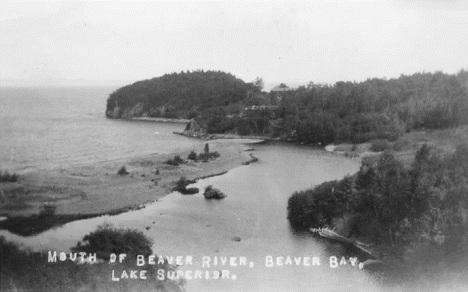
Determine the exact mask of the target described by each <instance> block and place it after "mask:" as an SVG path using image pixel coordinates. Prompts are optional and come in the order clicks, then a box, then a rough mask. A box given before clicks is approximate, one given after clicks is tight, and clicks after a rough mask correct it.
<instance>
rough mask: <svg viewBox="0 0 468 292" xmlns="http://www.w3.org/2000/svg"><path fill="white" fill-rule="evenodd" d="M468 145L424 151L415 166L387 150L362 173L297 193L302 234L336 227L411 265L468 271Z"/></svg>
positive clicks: (295, 213) (294, 205)
mask: <svg viewBox="0 0 468 292" xmlns="http://www.w3.org/2000/svg"><path fill="white" fill-rule="evenodd" d="M467 214H468V144H467V143H466V142H465V143H463V144H460V145H458V147H457V148H456V151H455V152H454V153H452V154H448V153H446V152H442V153H440V152H437V151H435V149H434V148H432V147H429V146H427V145H423V146H422V147H421V148H420V149H419V150H418V152H417V153H416V157H415V159H414V162H413V163H412V164H411V165H410V166H406V167H405V166H404V164H403V163H402V162H401V161H399V160H398V159H397V158H395V155H394V154H393V153H392V152H390V151H384V152H383V153H382V154H381V155H380V157H378V159H377V160H375V159H374V160H372V159H367V160H363V163H362V166H361V168H360V170H359V172H358V173H357V174H355V175H353V176H348V177H345V178H344V179H342V180H339V181H330V182H325V183H323V184H321V185H318V186H316V187H315V188H313V189H308V190H304V191H299V192H296V193H294V194H293V195H292V196H291V197H290V198H289V201H288V219H289V221H290V223H291V225H292V226H293V227H294V228H297V229H304V228H310V227H314V228H319V227H325V226H328V227H331V228H333V229H334V230H335V231H336V232H338V233H339V234H341V235H343V236H347V237H352V238H357V239H359V240H362V241H364V242H368V243H373V244H374V247H376V249H377V250H380V251H381V252H382V253H381V255H382V256H383V257H386V256H387V257H388V258H391V259H397V260H398V261H399V262H400V263H404V264H406V265H410V266H411V265H414V267H415V269H417V268H422V269H429V268H428V267H430V266H433V267H435V266H440V265H444V266H445V267H446V266H452V267H453V266H460V265H462V266H465V267H466V266H468V262H467V259H468V245H467V244H466V242H467V241H468V221H467V218H468V215H467Z"/></svg>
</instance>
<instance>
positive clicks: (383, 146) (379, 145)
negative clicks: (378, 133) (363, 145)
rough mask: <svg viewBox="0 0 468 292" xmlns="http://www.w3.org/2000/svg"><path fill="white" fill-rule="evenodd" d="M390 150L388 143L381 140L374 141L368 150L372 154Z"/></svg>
mask: <svg viewBox="0 0 468 292" xmlns="http://www.w3.org/2000/svg"><path fill="white" fill-rule="evenodd" d="M389 148H390V144H389V143H388V141H387V140H385V139H382V140H376V141H374V143H372V145H371V147H370V150H371V151H373V152H380V151H384V150H387V149H389Z"/></svg>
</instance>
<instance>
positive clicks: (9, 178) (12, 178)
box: [0, 170, 19, 182]
mask: <svg viewBox="0 0 468 292" xmlns="http://www.w3.org/2000/svg"><path fill="white" fill-rule="evenodd" d="M18 179H19V175H18V174H16V173H12V174H10V173H9V172H8V171H7V170H5V171H2V170H0V182H17V181H18Z"/></svg>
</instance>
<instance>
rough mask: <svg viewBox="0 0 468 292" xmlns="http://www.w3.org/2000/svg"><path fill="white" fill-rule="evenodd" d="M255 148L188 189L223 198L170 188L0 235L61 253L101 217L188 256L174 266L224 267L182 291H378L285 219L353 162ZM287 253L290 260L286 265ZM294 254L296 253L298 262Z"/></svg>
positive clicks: (336, 248) (303, 151)
mask: <svg viewBox="0 0 468 292" xmlns="http://www.w3.org/2000/svg"><path fill="white" fill-rule="evenodd" d="M254 148H255V150H254V151H253V152H254V155H255V157H258V158H259V162H257V163H253V164H250V165H248V166H241V167H238V168H235V169H233V170H231V171H229V172H228V173H226V174H224V175H221V176H217V177H211V178H207V179H203V180H200V181H198V182H197V183H195V184H193V185H190V186H189V187H198V188H200V189H201V190H203V189H204V188H205V187H206V186H207V185H213V187H215V188H218V189H220V190H221V191H222V192H224V193H225V194H227V198H225V199H223V200H206V199H205V198H204V197H203V196H202V194H201V193H199V194H196V195H191V196H184V195H181V194H179V193H172V194H170V195H168V196H166V197H164V198H162V199H160V200H159V201H157V202H155V203H153V204H150V205H148V206H147V207H146V208H144V209H141V210H136V211H130V212H126V213H123V214H120V215H117V216H103V217H98V218H92V219H86V220H81V221H75V222H71V223H68V224H66V225H64V226H63V227H60V228H56V229H52V230H49V231H46V232H44V233H42V234H39V235H37V236H33V237H27V238H26V237H20V236H15V235H13V234H9V233H7V232H4V231H2V232H1V233H0V234H1V235H5V236H6V237H7V239H10V240H13V241H17V242H21V243H23V244H25V245H27V246H30V247H32V248H33V249H46V250H57V251H60V250H63V251H67V250H68V249H69V248H70V247H72V246H75V245H76V243H77V242H78V241H79V240H81V239H82V238H83V236H84V235H86V234H88V233H89V232H90V231H92V230H94V229H95V228H96V227H97V226H99V225H101V224H103V223H105V222H107V223H112V224H113V225H114V226H116V227H123V228H135V229H138V230H142V231H143V232H144V233H145V234H146V235H148V236H149V237H151V238H152V239H153V240H154V245H153V250H154V252H155V253H156V254H158V255H162V256H191V257H193V264H192V265H184V266H181V267H180V269H181V270H183V271H190V270H194V271H196V270H203V271H206V270H208V271H215V270H227V271H229V272H230V276H231V277H230V278H228V279H219V280H213V279H197V280H188V281H187V291H291V290H292V291H305V290H307V291H311V290H317V291H330V290H334V291H379V290H381V287H380V286H379V284H378V283H377V282H376V281H375V280H374V279H373V278H372V276H370V275H369V274H367V273H366V272H364V271H363V270H360V269H359V268H357V267H355V266H352V265H351V263H350V261H349V258H350V257H353V256H354V255H352V254H350V253H349V251H347V250H346V249H344V248H343V247H342V245H335V244H333V243H330V242H328V241H326V240H321V239H317V238H316V237H314V236H313V235H311V234H310V233H308V232H296V231H294V230H292V229H291V227H290V226H289V222H288V220H287V218H286V217H287V210H286V207H287V200H288V198H289V196H290V195H291V194H292V193H293V192H295V191H298V190H302V189H305V188H309V187H311V186H313V185H316V184H319V183H321V182H324V181H328V180H335V179H340V178H342V177H343V176H345V175H348V174H353V173H355V172H356V171H357V170H358V169H359V163H358V162H357V161H354V160H350V159H346V158H344V157H341V156H338V155H333V154H330V153H327V152H326V151H324V150H320V149H314V148H310V147H305V146H297V145H290V144H283V143H273V144H270V143H267V144H257V145H255V146H254ZM288 256H289V257H290V259H291V260H292V261H293V263H292V264H289V263H288V264H286V260H287V258H288ZM343 256H344V257H346V259H347V263H348V264H347V265H339V266H337V267H335V266H332V265H331V261H334V257H336V259H337V260H338V261H340V260H341V258H342V257H343ZM206 257H208V258H209V260H210V263H211V265H210V266H209V267H208V266H207V265H206V262H204V260H206ZM230 257H236V258H237V260H239V258H240V257H245V258H246V261H247V265H246V266H241V265H236V266H233V265H230V264H227V265H222V264H221V259H222V258H230ZM215 258H216V259H217V260H219V261H218V262H217V265H214V261H215ZM294 258H296V259H298V258H301V262H300V264H296V263H295V262H294ZM306 258H310V259H308V260H306ZM314 259H315V264H313V263H314ZM304 260H306V261H310V263H309V265H306V264H305V262H304ZM317 261H319V264H318V265H317ZM272 262H274V264H271V263H272ZM250 263H253V266H250ZM278 263H282V264H278ZM233 275H234V276H235V277H232V276H233ZM234 278H235V279H234ZM324 279H327V280H326V281H325V280H324ZM292 287H294V288H292ZM291 288H292V289H291Z"/></svg>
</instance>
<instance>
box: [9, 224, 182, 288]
mask: <svg viewBox="0 0 468 292" xmlns="http://www.w3.org/2000/svg"><path fill="white" fill-rule="evenodd" d="M83 240H84V242H85V243H84V244H83V245H79V246H77V247H75V248H74V249H73V251H74V252H80V251H83V252H90V253H97V256H98V258H99V259H103V260H108V259H109V255H110V253H116V254H119V253H127V259H126V260H125V261H124V262H123V263H117V264H109V262H108V261H98V262H97V263H95V264H78V263H77V262H78V261H79V260H76V261H71V260H69V259H67V260H66V261H60V260H57V262H50V263H49V262H48V253H46V252H31V251H28V250H22V249H20V248H19V247H18V246H17V245H15V244H13V243H11V242H8V241H6V240H5V238H3V237H0V250H1V261H2V264H1V268H0V272H1V279H2V281H1V290H2V291H155V290H158V291H182V290H183V282H181V281H175V280H174V281H173V280H169V279H167V278H166V279H165V280H164V281H159V280H158V279H157V275H156V271H157V270H158V269H164V270H165V271H173V270H174V269H175V268H174V267H172V266H170V265H169V264H167V262H166V263H164V264H156V265H148V266H145V269H146V270H147V274H146V276H147V279H146V280H141V279H137V280H135V279H126V280H125V279H121V280H120V281H112V270H114V273H115V274H116V275H120V274H121V273H122V271H123V270H136V269H141V267H137V265H136V259H135V255H136V254H142V255H150V254H152V251H151V245H152V241H151V240H150V239H149V238H147V237H146V236H145V235H144V234H143V233H142V232H140V231H137V230H129V229H127V230H125V229H116V228H114V227H112V226H110V225H104V226H100V227H99V228H98V229H97V230H96V231H94V232H92V233H90V234H88V235H87V236H85V237H84V239H83ZM67 257H68V254H67ZM78 258H79V256H78Z"/></svg>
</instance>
